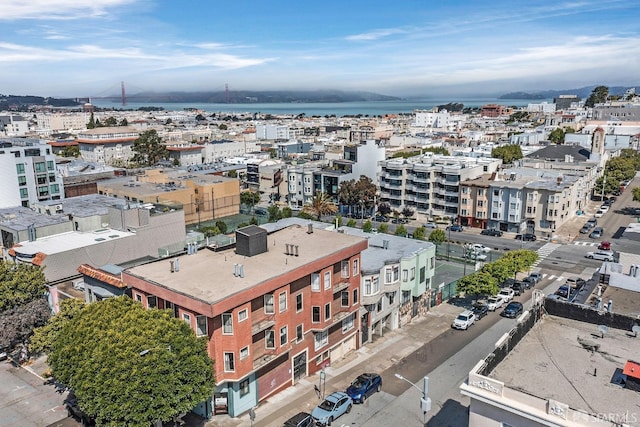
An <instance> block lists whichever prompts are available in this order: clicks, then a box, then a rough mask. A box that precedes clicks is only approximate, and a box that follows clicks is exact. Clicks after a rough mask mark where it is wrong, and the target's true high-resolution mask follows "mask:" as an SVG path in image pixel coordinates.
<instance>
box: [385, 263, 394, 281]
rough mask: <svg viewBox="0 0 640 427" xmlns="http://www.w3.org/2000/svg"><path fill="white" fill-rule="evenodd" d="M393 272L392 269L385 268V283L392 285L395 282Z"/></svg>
mask: <svg viewBox="0 0 640 427" xmlns="http://www.w3.org/2000/svg"><path fill="white" fill-rule="evenodd" d="M392 277H393V271H392V268H391V267H385V268H384V283H391V282H392V281H393V279H392Z"/></svg>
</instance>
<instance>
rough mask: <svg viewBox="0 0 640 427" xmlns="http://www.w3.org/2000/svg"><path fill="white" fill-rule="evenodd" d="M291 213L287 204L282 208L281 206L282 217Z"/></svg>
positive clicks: (289, 215) (287, 216) (288, 216)
mask: <svg viewBox="0 0 640 427" xmlns="http://www.w3.org/2000/svg"><path fill="white" fill-rule="evenodd" d="M292 215H293V212H292V211H291V208H290V207H289V206H285V207H284V208H282V218H291V216H292Z"/></svg>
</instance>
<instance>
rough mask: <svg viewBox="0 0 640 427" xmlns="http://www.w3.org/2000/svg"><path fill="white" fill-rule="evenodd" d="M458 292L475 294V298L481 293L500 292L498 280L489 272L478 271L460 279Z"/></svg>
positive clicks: (492, 293) (457, 286) (493, 293)
mask: <svg viewBox="0 0 640 427" xmlns="http://www.w3.org/2000/svg"><path fill="white" fill-rule="evenodd" d="M456 292H457V293H458V294H467V295H474V297H475V299H477V298H478V297H479V296H480V295H495V294H497V293H498V280H497V279H496V278H495V277H493V276H492V275H491V274H489V273H487V272H484V271H476V272H475V273H471V274H469V275H468V276H464V277H462V278H460V279H458V282H457V283H456Z"/></svg>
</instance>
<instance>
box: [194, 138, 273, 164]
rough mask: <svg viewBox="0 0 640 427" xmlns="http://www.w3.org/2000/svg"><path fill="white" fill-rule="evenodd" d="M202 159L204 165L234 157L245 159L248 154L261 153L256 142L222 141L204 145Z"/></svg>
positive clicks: (209, 142)
mask: <svg viewBox="0 0 640 427" xmlns="http://www.w3.org/2000/svg"><path fill="white" fill-rule="evenodd" d="M203 147H204V148H203V149H202V159H203V162H204V163H214V162H217V161H220V160H227V159H230V158H232V157H243V156H244V155H245V154H247V153H253V152H256V151H259V150H260V149H259V147H258V144H257V142H256V141H233V140H230V139H220V140H213V141H207V142H206V143H203Z"/></svg>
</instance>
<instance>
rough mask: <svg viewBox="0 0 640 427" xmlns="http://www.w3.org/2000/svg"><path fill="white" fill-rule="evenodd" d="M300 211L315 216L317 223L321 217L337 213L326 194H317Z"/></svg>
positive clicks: (334, 205)
mask: <svg viewBox="0 0 640 427" xmlns="http://www.w3.org/2000/svg"><path fill="white" fill-rule="evenodd" d="M302 210H303V211H304V212H306V213H309V214H313V215H315V216H316V218H317V219H318V221H320V218H321V217H322V216H323V215H330V214H334V213H336V212H338V206H336V204H335V203H333V202H332V201H331V198H330V197H329V195H328V194H327V193H322V192H318V193H316V194H314V196H313V197H312V198H311V202H310V203H309V204H307V205H305V207H304V208H302Z"/></svg>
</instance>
